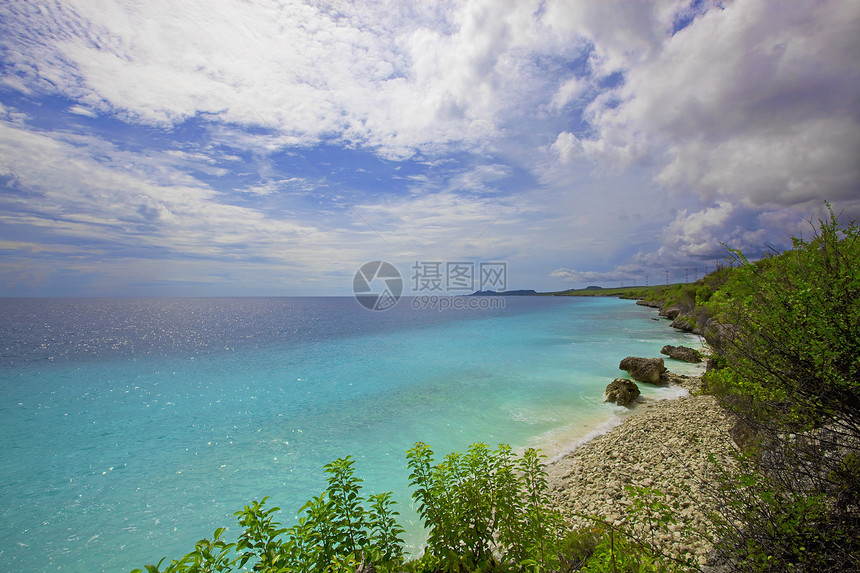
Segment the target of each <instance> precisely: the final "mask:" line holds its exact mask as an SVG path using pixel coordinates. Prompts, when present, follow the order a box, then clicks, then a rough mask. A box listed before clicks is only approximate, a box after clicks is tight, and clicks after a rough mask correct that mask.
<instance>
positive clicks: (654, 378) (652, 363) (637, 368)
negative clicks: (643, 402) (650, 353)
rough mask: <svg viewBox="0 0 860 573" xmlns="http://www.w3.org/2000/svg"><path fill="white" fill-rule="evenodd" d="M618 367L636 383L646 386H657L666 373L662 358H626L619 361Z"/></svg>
mask: <svg viewBox="0 0 860 573" xmlns="http://www.w3.org/2000/svg"><path fill="white" fill-rule="evenodd" d="M618 367H619V368H620V369H621V370H626V371H627V372H628V373H629V374H630V377H631V378H633V379H634V380H636V381H637V382H646V383H648V384H659V383H660V376H661V375H662V374H663V372H665V371H666V366H665V365H664V364H663V359H662V358H640V357H638V356H628V357H627V358H625V359H624V360H622V361H621V364H620V365H619V366H618Z"/></svg>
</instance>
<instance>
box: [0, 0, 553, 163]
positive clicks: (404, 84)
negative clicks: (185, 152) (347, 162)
mask: <svg viewBox="0 0 860 573" xmlns="http://www.w3.org/2000/svg"><path fill="white" fill-rule="evenodd" d="M537 7H538V4H537V2H514V1H512V0H507V1H504V2H498V1H493V2H490V1H487V0H471V1H468V2H462V3H451V4H444V3H443V4H441V5H437V6H434V7H426V8H425V7H420V6H411V7H407V6H404V5H403V4H402V3H400V2H396V1H391V2H376V3H363V4H362V5H361V6H353V5H346V4H344V5H338V6H336V7H334V6H332V7H329V6H326V5H324V4H319V3H310V2H309V3H288V4H285V5H280V6H276V5H273V4H269V3H265V2H249V3H233V2H202V1H201V2H182V3H180V4H176V3H175V2H167V1H166V0H162V1H158V0H153V1H151V2H146V3H142V4H137V5H134V6H132V5H129V4H123V3H118V4H116V3H115V4H104V3H93V2H87V1H83V0H77V1H75V0H70V1H69V2H66V3H63V4H62V5H50V6H43V7H40V8H39V9H36V8H34V7H27V6H23V7H21V6H14V7H13V6H7V7H6V10H5V11H6V12H7V13H6V14H5V16H6V17H7V18H8V19H9V20H10V21H11V22H17V26H10V29H14V30H17V31H18V33H19V34H20V33H22V31H23V30H26V34H27V37H26V38H23V37H18V38H10V43H11V42H14V40H17V42H14V43H11V47H12V49H14V51H15V54H16V55H17V56H18V57H17V60H16V62H15V64H16V67H17V71H18V75H19V76H20V77H24V78H27V79H28V81H29V83H30V85H33V86H40V87H41V89H43V90H48V91H51V90H57V91H59V92H61V93H63V94H64V95H66V96H68V97H72V98H75V99H77V100H78V101H80V102H81V106H80V107H78V108H76V109H80V110H83V109H88V110H94V111H98V112H102V113H113V114H116V115H118V116H119V117H121V118H124V119H126V120H128V121H133V122H140V123H145V124H153V125H157V126H170V125H173V124H176V123H179V122H182V121H184V120H186V119H188V118H190V117H194V116H196V115H198V114H210V115H211V116H212V117H213V118H218V119H219V120H220V121H222V122H226V123H233V124H237V125H263V126H273V127H275V128H276V129H277V130H278V131H279V132H280V133H281V134H283V137H284V138H285V139H284V140H282V141H280V144H281V145H285V144H288V143H294V142H299V143H303V144H308V143H314V142H316V141H319V140H320V139H323V138H329V137H335V138H343V139H344V140H346V141H348V142H353V143H358V144H361V145H366V146H369V147H373V148H376V149H377V150H378V152H379V153H380V154H381V155H383V156H386V157H391V158H402V157H407V156H410V155H412V154H414V153H415V151H416V150H417V149H425V150H432V149H433V148H435V147H437V146H439V145H445V144H459V143H462V142H466V143H468V144H469V145H470V146H479V147H480V146H482V145H485V143H486V140H487V137H489V136H493V135H495V134H497V133H498V131H499V128H500V124H501V123H502V122H504V121H505V115H504V114H505V112H506V111H508V110H511V109H514V106H519V105H521V104H522V103H523V98H524V97H526V94H528V93H529V90H530V89H532V88H531V87H530V86H529V83H528V82H522V81H521V80H522V78H523V75H524V74H528V73H529V68H530V67H531V66H532V63H531V61H530V59H529V52H532V51H534V50H535V49H538V50H540V49H542V48H541V46H542V45H543V41H542V40H541V34H540V33H539V28H540V27H541V23H540V21H539V19H538V17H537V16H536V15H535V12H536V10H537ZM0 10H2V9H0ZM57 29H62V30H63V34H62V35H57V34H54V30H57ZM35 62H39V63H38V64H36V63H35Z"/></svg>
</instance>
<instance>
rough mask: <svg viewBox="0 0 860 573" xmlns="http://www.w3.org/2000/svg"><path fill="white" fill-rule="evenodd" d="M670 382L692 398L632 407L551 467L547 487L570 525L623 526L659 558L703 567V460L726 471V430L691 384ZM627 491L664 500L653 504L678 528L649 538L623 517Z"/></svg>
mask: <svg viewBox="0 0 860 573" xmlns="http://www.w3.org/2000/svg"><path fill="white" fill-rule="evenodd" d="M671 378H672V381H673V382H678V383H681V384H682V385H683V386H684V387H685V388H687V389H688V390H690V391H692V392H693V393H694V394H693V395H687V396H683V397H680V398H677V399H674V400H660V401H653V402H649V403H648V405H649V407H643V408H639V407H635V408H634V409H633V410H632V411H631V413H630V414H629V415H628V417H627V418H626V419H625V421H624V422H623V423H622V424H621V425H619V426H617V427H615V428H613V429H612V430H611V431H609V432H608V433H607V434H604V435H602V436H598V437H597V438H595V439H594V440H592V441H590V442H588V443H586V444H583V445H582V446H580V447H579V448H577V449H576V450H574V451H573V452H571V453H569V454H567V455H566V456H564V457H562V458H560V459H557V460H555V461H554V462H553V463H551V464H550V465H549V466H548V467H547V473H548V484H549V486H550V490H551V492H552V496H553V502H554V503H555V505H556V507H558V509H559V510H561V511H562V513H563V514H564V515H565V517H566V519H567V520H568V522H569V523H570V525H571V526H573V527H580V526H587V525H592V524H593V521H592V520H589V519H587V518H586V517H584V516H587V515H588V516H597V517H599V518H600V519H603V520H604V521H606V522H608V523H613V524H616V525H622V524H625V523H626V525H627V526H629V529H630V530H633V531H639V532H642V533H643V534H644V539H643V540H647V539H650V538H651V537H650V536H651V534H652V533H656V536H655V537H656V539H659V540H660V543H662V545H663V550H664V551H668V552H669V553H670V554H674V555H683V556H690V555H693V556H694V557H695V558H696V559H697V560H698V561H699V562H704V558H705V556H706V555H707V554H708V552H710V551H711V549H712V545H711V543H710V542H709V541H708V538H709V537H710V536H709V535H708V534H707V532H708V531H709V530H711V528H712V526H711V524H710V523H709V521H708V519H707V517H706V515H707V513H708V508H709V507H712V502H711V501H710V498H709V495H708V492H707V489H706V488H705V487H703V478H705V477H706V476H707V474H708V472H709V471H710V470H711V465H710V462H709V460H708V455H709V454H712V455H714V456H715V457H716V459H717V460H718V461H719V462H720V463H722V464H726V465H730V464H731V460H732V458H731V453H732V451H733V448H734V444H733V442H732V439H731V437H730V435H729V430H730V428H731V425H732V424H731V422H730V421H729V419H728V417H727V416H726V414H725V412H724V411H723V410H722V408H721V407H720V406H719V405H718V404H717V402H716V400H715V399H714V398H713V397H712V396H701V395H696V391H697V390H698V389H699V385H700V384H701V381H700V379H699V378H695V377H687V376H685V377H680V376H679V377H675V376H671ZM628 485H632V486H637V487H645V488H653V489H654V490H658V491H659V492H662V493H663V494H665V496H663V497H661V498H659V501H661V502H662V503H665V504H668V505H671V506H674V507H675V515H676V518H677V519H678V523H677V524H671V525H670V526H669V527H667V528H665V529H664V530H662V531H657V532H655V531H651V530H650V529H649V528H648V527H647V526H645V524H644V521H647V520H646V518H645V516H637V515H634V514H631V512H630V509H632V506H633V499H632V497H631V492H630V491H628V490H627V489H626V486H628Z"/></svg>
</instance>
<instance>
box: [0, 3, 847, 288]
mask: <svg viewBox="0 0 860 573" xmlns="http://www.w3.org/2000/svg"><path fill="white" fill-rule="evenodd" d="M858 29H860V3H857V2H844V1H841V0H832V1H815V2H813V1H809V2H805V1H796V2H790V3H786V2H779V1H776V0H773V1H769V0H756V1H754V2H750V1H746V2H742V1H740V2H708V1H696V2H692V3H691V2H689V1H664V2H627V1H619V2H612V1H600V2H598V1H593V2H585V1H583V2H571V1H570V0H558V1H552V0H546V1H531V0H463V1H441V2H418V3H414V5H410V4H407V3H403V2H399V1H396V0H395V1H392V2H386V1H373V2H371V1H368V2H354V3H349V2H300V1H295V2H287V3H278V2H264V1H248V2H234V1H227V0H223V1H222V0H200V1H192V0H186V1H183V2H167V1H166V0H147V1H145V2H97V1H94V0H64V1H63V2H39V1H35V2H31V1H27V2H24V1H17V0H11V1H8V2H3V3H2V4H0V277H2V278H0V295H3V296H149V295H151V296H161V295H178V296H187V295H202V296H211V295H225V296H226V295H267V296H268V295H306V294H326V295H346V294H349V293H350V292H351V286H352V278H353V276H354V274H355V272H356V270H357V269H358V268H359V267H360V266H361V265H362V264H363V263H365V262H367V261H373V260H385V261H389V262H391V263H392V264H394V265H395V266H397V267H398V268H399V269H400V270H401V272H403V274H404V279H405V282H406V284H407V286H408V285H409V283H410V281H409V280H408V279H409V272H410V271H409V269H410V268H411V267H412V266H413V265H414V263H415V262H416V261H458V262H460V261H472V262H475V263H480V262H491V261H492V262H498V261H502V262H505V263H507V268H508V287H509V288H534V289H537V290H541V291H548V290H561V289H565V288H572V287H581V286H586V285H588V284H602V285H605V286H615V285H618V284H622V283H623V284H633V283H634V282H636V284H642V283H643V282H645V280H646V277H648V281H649V282H650V283H651V284H654V283H659V282H664V281H665V273H666V271H667V270H668V271H669V274H670V280H672V281H673V282H674V281H678V280H683V278H684V277H685V272H686V270H687V269H689V276H690V277H691V278H692V276H693V273H694V270H693V269H697V271H695V272H697V273H698V274H699V276H700V275H701V273H703V272H704V271H705V269H707V268H710V269H713V266H714V264H715V263H716V262H717V261H720V260H722V259H723V258H724V252H725V251H724V248H723V247H722V246H721V243H725V244H728V245H730V246H732V247H739V248H742V249H744V250H745V252H747V253H749V254H750V255H751V256H756V255H757V254H760V253H762V252H764V251H765V250H766V249H767V248H769V247H775V248H781V247H784V246H786V245H788V244H789V237H790V236H791V235H792V234H795V235H796V234H800V233H806V234H808V233H809V229H810V227H809V222H808V220H809V219H813V220H814V219H816V218H818V217H820V216H822V213H823V209H824V201H825V200H828V201H830V202H831V203H832V204H833V206H834V210H835V211H836V212H837V213H839V214H840V215H841V216H842V217H844V218H846V219H848V218H857V217H858V216H860V186H858V182H860V161H858V160H857V158H858V157H860V64H858V56H859V55H860V39H858V34H856V31H857V30H858Z"/></svg>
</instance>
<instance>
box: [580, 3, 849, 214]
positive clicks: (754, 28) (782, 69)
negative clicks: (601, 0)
mask: <svg viewBox="0 0 860 573" xmlns="http://www.w3.org/2000/svg"><path fill="white" fill-rule="evenodd" d="M644 9H645V8H644V5H640V10H644ZM658 13H660V7H659V6H658V7H655V9H654V11H653V12H652V13H651V14H649V15H648V16H647V17H643V23H641V24H633V23H632V22H631V25H632V26H633V29H635V30H637V31H638V33H636V34H634V35H633V37H634V38H638V40H636V41H635V42H633V44H632V46H631V47H630V48H629V49H628V50H627V51H624V50H618V49H614V50H610V54H609V55H607V56H606V57H607V58H608V59H609V60H611V61H612V62H613V66H616V67H617V68H618V69H620V70H623V73H624V84H623V86H621V87H619V88H618V89H617V90H615V93H614V95H613V96H609V95H607V96H604V100H596V101H595V102H594V103H593V104H592V105H591V106H590V108H589V110H588V116H589V119H590V121H591V122H592V125H593V126H594V127H595V128H596V129H597V130H598V135H597V137H596V138H594V140H593V141H592V142H589V144H587V145H584V148H585V149H586V151H588V152H591V153H592V154H594V155H598V154H600V153H605V154H607V156H609V157H612V158H617V157H618V156H627V157H634V158H636V159H637V160H647V161H651V162H653V163H654V164H656V165H657V166H658V167H660V168H661V169H660V172H659V174H658V176H657V181H658V182H660V183H661V184H663V185H666V186H669V187H674V188H678V189H692V190H694V191H696V192H697V193H698V194H699V195H700V197H702V198H703V199H705V200H720V198H721V197H722V198H726V199H729V200H732V201H740V202H743V203H744V204H746V205H749V206H758V207H765V208H777V207H785V206H791V205H802V206H803V208H808V206H809V205H810V202H815V203H818V202H820V200H821V199H822V198H830V199H831V200H846V201H847V200H853V201H856V199H855V196H856V188H857V183H858V181H860V163H858V162H857V161H856V157H858V156H860V109H858V103H857V101H858V100H857V93H858V90H860V67H859V66H858V64H857V57H856V54H858V53H860V38H858V35H857V34H856V33H854V32H855V31H856V30H857V29H858V25H860V5H858V4H856V3H850V2H849V3H846V2H840V1H838V0H834V1H825V2H815V3H809V2H796V3H792V4H790V5H786V4H784V3H781V2H767V1H762V2H734V3H728V4H727V5H725V6H722V7H714V8H711V9H710V10H707V11H706V12H705V13H704V14H701V15H699V16H698V17H697V18H695V20H694V21H693V22H692V23H691V24H690V25H689V26H687V27H685V28H683V29H681V30H680V31H678V32H677V33H675V34H674V35H671V34H670V33H669V31H668V30H666V29H665V28H666V23H667V22H668V21H669V19H668V18H666V17H663V18H659V17H656V14H658ZM661 20H662V22H663V24H662V28H663V30H662V34H661V35H660V37H661V38H662V41H661V42H659V43H655V42H653V41H651V40H649V39H650V38H652V37H653V35H654V33H655V29H659V28H655V25H654V23H655V22H658V23H659V22H661ZM602 33H605V31H604V30H601V29H600V28H596V29H595V31H594V36H595V41H596V42H597V43H598V45H601V46H604V45H609V46H613V45H615V44H614V40H613V38H614V35H612V34H610V35H609V39H608V40H602V39H601V38H602V36H601V34H602ZM637 46H638V47H637ZM856 207H857V205H853V208H856Z"/></svg>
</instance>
